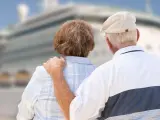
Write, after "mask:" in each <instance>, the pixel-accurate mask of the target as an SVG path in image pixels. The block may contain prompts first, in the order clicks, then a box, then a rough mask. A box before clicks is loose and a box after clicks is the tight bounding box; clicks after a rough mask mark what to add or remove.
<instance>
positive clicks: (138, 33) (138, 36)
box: [136, 29, 140, 41]
mask: <svg viewBox="0 0 160 120" xmlns="http://www.w3.org/2000/svg"><path fill="white" fill-rule="evenodd" d="M136 30H137V41H138V40H139V38H140V32H139V30H138V29H136Z"/></svg>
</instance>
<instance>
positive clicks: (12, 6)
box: [0, 0, 160, 28]
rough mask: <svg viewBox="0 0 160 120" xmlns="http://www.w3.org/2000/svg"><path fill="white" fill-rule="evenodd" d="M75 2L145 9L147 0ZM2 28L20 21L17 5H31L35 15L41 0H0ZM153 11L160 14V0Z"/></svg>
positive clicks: (154, 2) (83, 0)
mask: <svg viewBox="0 0 160 120" xmlns="http://www.w3.org/2000/svg"><path fill="white" fill-rule="evenodd" d="M67 1H69V0H60V2H61V3H65V2H67ZM72 1H74V2H76V3H77V2H87V3H92V4H103V5H104V4H106V5H107V4H109V5H114V6H115V5H116V6H120V7H126V8H133V9H136V10H144V9H145V4H144V3H145V0H72ZM0 2H1V3H0V28H3V27H6V26H7V25H9V24H14V23H16V22H17V21H18V16H17V9H16V7H17V5H18V4H19V3H25V4H27V5H28V6H29V7H30V14H29V15H34V14H35V13H37V12H38V11H39V10H40V8H39V6H38V2H40V0H1V1H0ZM152 5H153V11H154V12H155V13H156V14H160V8H159V5H160V0H152Z"/></svg>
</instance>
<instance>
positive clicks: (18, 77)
mask: <svg viewBox="0 0 160 120" xmlns="http://www.w3.org/2000/svg"><path fill="white" fill-rule="evenodd" d="M15 78H16V80H26V79H29V78H30V73H29V72H28V71H26V70H20V71H18V72H17V73H16V75H15Z"/></svg>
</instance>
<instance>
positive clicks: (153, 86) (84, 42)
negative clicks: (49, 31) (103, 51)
mask: <svg viewBox="0 0 160 120" xmlns="http://www.w3.org/2000/svg"><path fill="white" fill-rule="evenodd" d="M102 32H104V33H105V40H106V43H107V44H106V46H107V45H108V46H109V48H110V50H111V52H112V53H113V54H114V56H113V58H112V60H110V61H109V62H106V63H104V64H103V65H101V66H99V67H98V68H95V67H94V65H93V64H92V63H91V62H90V61H89V60H88V58H87V56H88V55H89V53H90V51H92V50H93V48H94V37H93V30H92V28H91V26H90V25H89V24H88V23H87V22H85V21H82V20H73V21H70V22H66V23H65V24H63V25H62V26H61V28H60V29H59V31H58V32H57V33H56V35H55V38H54V48H55V50H56V51H57V52H58V53H59V54H61V55H62V56H63V58H62V57H61V58H57V57H54V58H51V59H49V60H48V61H47V62H46V63H44V64H43V66H40V67H37V68H36V71H35V72H34V74H33V76H32V78H31V80H30V82H29V84H28V85H27V87H26V89H25V90H24V93H23V95H22V100H21V102H20V104H19V111H18V115H17V120H32V119H33V120H96V119H97V120H160V58H158V57H156V56H153V55H150V54H148V53H146V52H145V51H144V50H143V49H142V48H141V47H138V46H137V45H136V44H137V41H138V39H139V30H138V29H137V27H136V18H135V16H134V15H132V14H131V13H129V12H118V13H116V14H114V15H112V16H110V17H109V18H108V19H107V20H106V21H105V22H104V24H103V26H102ZM104 57H105V56H104Z"/></svg>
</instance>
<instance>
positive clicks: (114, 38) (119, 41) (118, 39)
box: [106, 30, 137, 46]
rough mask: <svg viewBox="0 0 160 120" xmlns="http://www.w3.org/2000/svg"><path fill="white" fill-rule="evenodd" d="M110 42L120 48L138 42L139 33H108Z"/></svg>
mask: <svg viewBox="0 0 160 120" xmlns="http://www.w3.org/2000/svg"><path fill="white" fill-rule="evenodd" d="M106 35H107V37H108V39H109V41H110V42H111V43H112V44H113V45H116V46H120V45H123V44H126V43H134V44H136V42H137V31H136V30H134V31H129V32H124V33H109V34H108V33H107V34H106Z"/></svg>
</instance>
